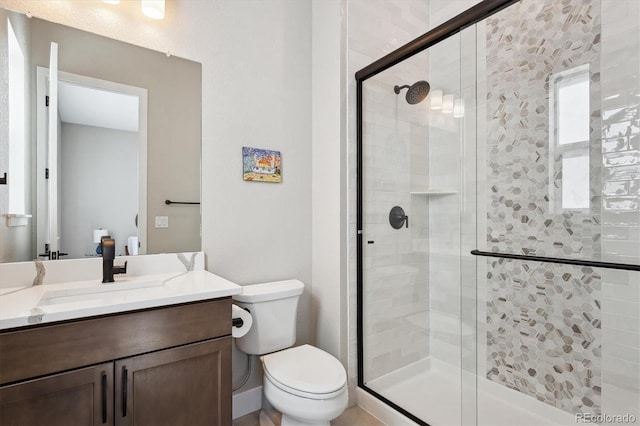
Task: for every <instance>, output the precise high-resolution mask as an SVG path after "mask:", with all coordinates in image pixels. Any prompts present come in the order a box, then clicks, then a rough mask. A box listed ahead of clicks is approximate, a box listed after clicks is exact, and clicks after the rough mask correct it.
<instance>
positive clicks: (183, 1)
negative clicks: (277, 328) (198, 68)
mask: <svg viewBox="0 0 640 426" xmlns="http://www.w3.org/2000/svg"><path fill="white" fill-rule="evenodd" d="M0 6H2V7H6V8H9V9H14V10H18V11H22V12H26V11H27V10H30V11H31V13H32V14H33V15H34V16H37V17H41V18H43V19H47V20H50V21H54V22H57V23H61V24H65V25H70V26H73V27H76V28H80V29H84V30H87V31H91V32H94V33H98V34H101V35H105V36H108V37H112V38H115V39H118V40H123V41H127V42H130V43H133V44H137V45H140V46H143V47H148V48H151V49H156V50H160V51H170V52H171V53H172V54H174V55H176V56H182V57H185V58H188V59H192V60H195V61H198V62H201V63H202V92H203V93H202V249H203V251H204V252H205V253H206V254H207V269H208V270H210V271H213V272H215V273H217V274H219V275H222V276H223V277H225V278H228V279H230V280H232V281H235V282H237V283H239V284H251V283H257V282H261V281H269V280H277V279H284V278H298V279H300V280H302V281H303V282H304V283H305V285H306V289H305V293H304V295H303V297H302V298H301V302H300V306H299V309H298V316H299V318H298V343H304V342H307V341H311V339H312V330H311V297H310V293H311V172H310V167H311V103H310V96H311V84H310V76H311V49H310V47H311V31H310V24H311V4H310V3H309V2H303V1H294V0H270V1H259V0H219V1H189V0H168V1H167V3H166V17H165V19H164V20H162V21H153V20H151V19H148V18H146V17H145V16H144V15H142V14H141V12H140V10H139V2H127V1H125V2H121V3H120V4H119V5H117V6H113V5H109V4H106V3H104V2H102V1H98V0H83V1H79V0H77V1H67V0H65V1H62V0H58V1H56V0H53V1H47V2H43V1H39V0H0ZM242 146H254V147H260V148H269V149H275V150H279V151H281V152H282V161H283V169H282V170H283V182H282V183H281V184H268V183H252V182H244V181H243V180H242V168H241V161H242V160H241V148H242ZM234 364H236V365H237V367H236V368H235V371H234V379H235V380H236V381H237V380H238V377H239V376H242V374H243V369H244V365H245V361H244V357H243V355H241V354H236V356H235V358H234ZM254 371H256V370H254ZM259 380H260V374H259V371H257V372H256V374H254V377H253V378H252V379H251V380H250V382H249V383H248V384H247V386H246V387H251V386H254V385H255V384H256V383H258V382H259Z"/></svg>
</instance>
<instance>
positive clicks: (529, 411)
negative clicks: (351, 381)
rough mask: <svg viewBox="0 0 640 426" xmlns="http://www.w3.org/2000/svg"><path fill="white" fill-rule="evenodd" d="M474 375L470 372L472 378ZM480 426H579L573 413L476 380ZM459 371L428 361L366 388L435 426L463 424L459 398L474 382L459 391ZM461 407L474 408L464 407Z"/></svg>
mask: <svg viewBox="0 0 640 426" xmlns="http://www.w3.org/2000/svg"><path fill="white" fill-rule="evenodd" d="M469 376H470V374H469ZM477 379H478V393H477V400H478V405H477V407H478V423H477V424H478V425H479V426H503V425H504V426H515V425H518V426H540V425H575V424H576V419H575V416H574V415H573V414H570V413H567V412H565V411H562V410H560V409H558V408H555V407H552V406H550V405H548V404H545V403H543V402H540V401H538V400H536V399H535V398H532V397H530V396H527V395H524V394H522V393H520V392H518V391H515V390H512V389H509V388H507V387H505V386H502V385H500V384H498V383H494V382H492V381H490V380H487V379H485V378H483V377H478V378H477ZM460 382H461V380H460V370H459V369H458V368H456V367H454V366H452V365H450V364H447V363H445V362H443V361H440V360H438V359H434V358H432V357H428V358H424V359H422V360H420V361H417V362H415V363H413V364H410V365H408V366H406V367H403V368H400V369H398V370H395V371H393V372H391V373H388V374H386V375H384V376H382V377H379V378H377V379H375V380H372V381H370V382H368V383H367V387H368V388H370V389H372V390H374V391H375V392H377V393H378V394H380V395H382V396H383V397H385V398H387V399H388V400H390V401H393V402H394V403H396V404H398V405H399V406H401V407H402V408H404V409H405V410H406V411H408V412H410V413H411V414H413V415H415V416H417V417H419V418H420V419H422V420H423V421H425V422H427V423H429V424H430V425H431V426H448V425H460V424H461V421H462V419H461V413H460V411H461V410H460V407H461V395H465V396H468V395H473V386H474V385H475V383H469V385H468V386H467V385H465V389H464V390H463V391H462V392H461V389H460V388H461V385H460ZM462 408H463V409H470V408H471V407H470V404H468V408H467V407H465V404H464V403H463V404H462Z"/></svg>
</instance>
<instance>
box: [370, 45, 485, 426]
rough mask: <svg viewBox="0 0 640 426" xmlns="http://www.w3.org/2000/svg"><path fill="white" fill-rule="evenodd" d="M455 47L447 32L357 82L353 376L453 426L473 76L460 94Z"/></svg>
mask: <svg viewBox="0 0 640 426" xmlns="http://www.w3.org/2000/svg"><path fill="white" fill-rule="evenodd" d="M472 46H473V43H472ZM460 49H461V36H460V35H455V36H452V37H450V38H448V39H446V40H445V41H443V42H441V43H438V44H437V45H435V46H432V47H430V48H429V49H427V50H425V51H423V52H421V53H419V54H417V55H414V56H413V57H411V58H409V59H407V60H405V61H403V62H402V63H400V64H398V65H396V66H394V67H391V68H389V69H387V70H386V71H383V72H381V73H379V74H377V75H375V76H373V77H371V78H369V79H367V80H366V81H364V82H363V128H362V130H363V138H362V158H363V161H362V188H361V193H362V217H363V226H362V235H363V236H362V239H363V244H362V258H361V265H362V288H361V295H362V318H361V327H362V331H361V338H362V348H363V350H362V367H361V368H362V371H363V377H361V380H362V382H363V383H362V385H363V386H364V387H365V389H367V390H369V391H370V392H373V393H375V394H376V395H378V396H380V397H382V398H384V399H385V400H387V401H388V402H390V403H391V404H393V405H395V407H396V409H398V410H400V411H401V412H403V413H404V414H405V415H407V416H410V417H411V418H412V419H413V420H414V421H417V422H418V423H421V424H433V425H445V424H446V425H449V424H461V422H462V415H463V414H462V412H463V407H462V405H463V402H462V398H463V396H462V357H463V355H464V352H467V355H468V356H469V355H471V356H473V344H474V334H473V333H474V331H473V328H472V324H469V323H468V322H467V321H465V322H463V312H462V304H461V300H462V297H461V296H462V291H463V286H462V279H463V278H462V272H461V262H462V257H461V253H462V246H461V233H462V232H463V224H462V216H463V210H464V209H465V207H464V206H463V203H464V196H465V191H466V186H467V185H468V184H469V183H470V182H471V183H472V185H473V188H474V189H475V175H470V177H471V181H469V180H467V181H465V178H464V176H463V169H464V167H465V155H466V149H465V148H464V143H465V141H464V138H463V136H464V130H465V120H466V113H465V106H466V105H467V104H468V103H469V100H468V99H465V95H469V94H471V95H474V94H475V90H472V89H471V88H473V86H474V84H475V80H473V74H470V77H471V81H470V82H469V87H470V89H469V90H467V91H463V87H462V86H463V84H462V78H463V77H462V73H461V67H462V63H461V55H460ZM471 70H473V67H472V68H471ZM472 110H473V109H472ZM470 123H474V122H473V121H471V122H470ZM471 131H472V132H473V131H474V129H473V128H472V129H471ZM470 154H471V157H470V158H471V160H473V158H474V157H473V156H474V155H475V152H474V151H473V150H472V152H471V153H470ZM467 160H468V159H467ZM471 163H472V164H473V161H471ZM472 235H473V236H474V237H475V235H474V234H473V233H472ZM470 287H471V288H472V289H473V288H474V286H473V285H472V286H470ZM466 300H468V301H472V300H474V299H473V296H472V297H471V298H466ZM471 319H473V318H471ZM473 359H475V358H473ZM471 364H472V365H473V362H472V363H471ZM470 391H471V396H472V398H473V397H474V395H475V393H474V391H473V387H472V388H471V389H470Z"/></svg>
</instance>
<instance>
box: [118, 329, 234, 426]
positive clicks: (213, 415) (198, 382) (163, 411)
mask: <svg viewBox="0 0 640 426" xmlns="http://www.w3.org/2000/svg"><path fill="white" fill-rule="evenodd" d="M115 394H116V397H115V398H116V401H115V405H116V408H115V418H116V420H115V423H116V425H136V426H143V425H149V426H160V425H171V426H178V425H189V426H197V425H230V424H231V337H223V338H220V339H214V340H207V341H204V342H200V343H194V344H191V345H186V346H180V347H177V348H173V349H167V350H163V351H158V352H152V353H149V354H146V355H140V356H136V357H132V358H125V359H123V360H120V361H116V363H115Z"/></svg>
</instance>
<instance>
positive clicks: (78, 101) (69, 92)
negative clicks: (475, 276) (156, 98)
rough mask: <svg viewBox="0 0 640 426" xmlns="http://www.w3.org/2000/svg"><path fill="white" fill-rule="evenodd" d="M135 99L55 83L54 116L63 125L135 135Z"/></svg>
mask: <svg viewBox="0 0 640 426" xmlns="http://www.w3.org/2000/svg"><path fill="white" fill-rule="evenodd" d="M138 103H139V99H138V97H137V96H134V95H129V94H124V93H117V92H111V91H106V90H100V89H94V88H91V87H86V86H80V85H78V84H74V83H69V82H66V81H59V82H58V113H59V114H60V120H61V121H62V122H63V123H73V124H83V125H86V126H95V127H104V128H107V129H116V130H125V131H128V132H137V131H138V127H139V123H138Z"/></svg>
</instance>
